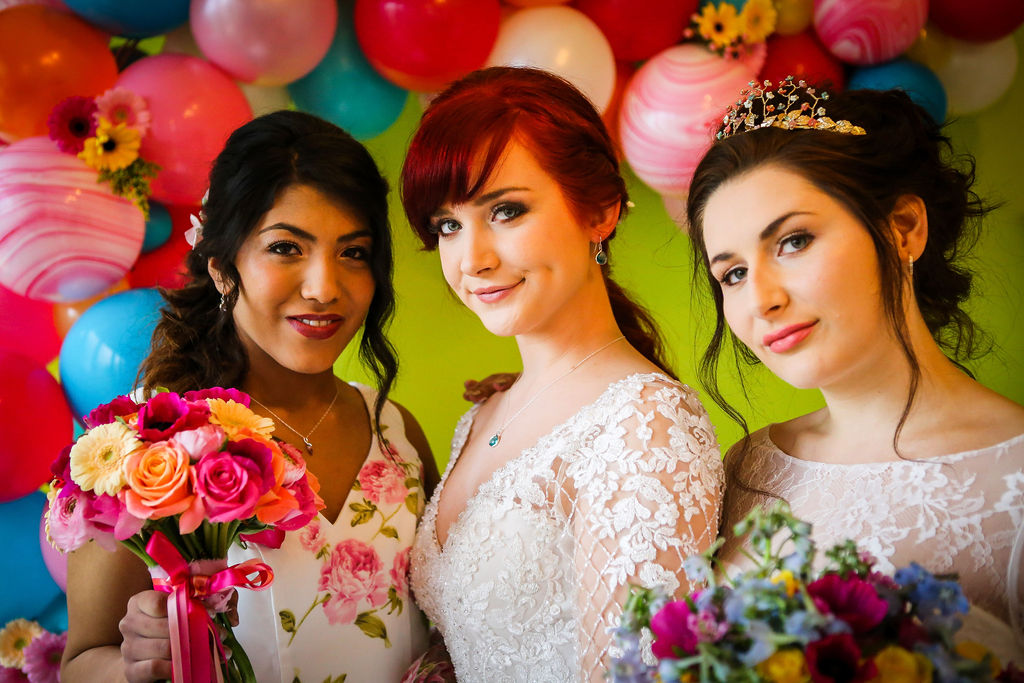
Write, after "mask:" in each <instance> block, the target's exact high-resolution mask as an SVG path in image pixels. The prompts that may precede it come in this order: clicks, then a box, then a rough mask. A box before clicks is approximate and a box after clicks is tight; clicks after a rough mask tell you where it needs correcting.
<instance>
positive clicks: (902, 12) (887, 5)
mask: <svg viewBox="0 0 1024 683" xmlns="http://www.w3.org/2000/svg"><path fill="white" fill-rule="evenodd" d="M927 17H928V0H814V30H815V31H817V33H818V37H819V38H821V42H822V43H823V44H824V45H825V47H826V48H828V50H829V51H830V52H831V53H832V54H834V55H835V56H836V57H838V58H839V59H841V60H842V61H844V62H848V63H850V64H879V63H881V62H887V61H889V60H890V59H894V58H895V57H897V56H899V55H901V54H903V52H904V51H906V49H907V48H908V47H910V45H911V43H913V42H914V40H915V39H916V38H917V35H918V33H920V31H921V29H922V28H923V27H924V22H925V19H927Z"/></svg>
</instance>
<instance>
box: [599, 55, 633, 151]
mask: <svg viewBox="0 0 1024 683" xmlns="http://www.w3.org/2000/svg"><path fill="white" fill-rule="evenodd" d="M634 75H636V67H635V66H633V64H632V63H631V62H618V63H616V65H615V90H614V92H612V99H611V100H610V101H609V102H608V108H607V109H605V110H604V113H602V114H601V118H602V119H603V120H604V126H605V128H607V129H608V134H609V135H611V136H612V141H614V142H615V153H616V155H617V156H618V157H619V159H620V160H621V159H622V142H621V140H620V139H619V112H620V111H622V97H623V96H624V95H625V94H626V88H627V87H628V86H629V81H630V80H631V79H632V78H633V76H634Z"/></svg>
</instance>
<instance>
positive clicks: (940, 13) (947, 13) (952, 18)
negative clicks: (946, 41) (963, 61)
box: [928, 0, 1024, 43]
mask: <svg viewBox="0 0 1024 683" xmlns="http://www.w3.org/2000/svg"><path fill="white" fill-rule="evenodd" d="M928 18H929V19H931V21H932V22H933V23H934V24H935V25H936V26H938V27H939V28H940V29H942V31H943V32H944V33H945V34H946V35H949V36H951V37H953V38H958V39H960V40H968V41H972V42H976V43H987V42H991V41H993V40H998V39H999V38H1003V37H1005V36H1008V35H1010V34H1011V33H1013V32H1014V31H1016V30H1017V27H1019V26H1020V25H1021V24H1022V23H1024V2H1021V1H1020V0H984V2H977V1H976V0H931V4H930V5H929V7H928Z"/></svg>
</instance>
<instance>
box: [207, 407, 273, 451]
mask: <svg viewBox="0 0 1024 683" xmlns="http://www.w3.org/2000/svg"><path fill="white" fill-rule="evenodd" d="M206 402H207V403H208V404H209V405H210V422H211V423H213V424H215V425H220V427H221V429H223V430H224V433H225V434H227V437H228V438H229V439H231V440H232V441H237V440H238V438H239V437H240V438H246V437H248V436H250V435H252V434H256V435H259V436H262V437H263V438H269V437H270V435H271V434H273V433H274V421H273V420H271V419H270V418H269V417H261V416H259V415H257V414H256V413H254V412H252V411H251V410H249V409H248V408H246V407H245V406H244V405H242V404H241V403H237V402H235V401H225V400H224V399H222V398H211V399H207V401H206Z"/></svg>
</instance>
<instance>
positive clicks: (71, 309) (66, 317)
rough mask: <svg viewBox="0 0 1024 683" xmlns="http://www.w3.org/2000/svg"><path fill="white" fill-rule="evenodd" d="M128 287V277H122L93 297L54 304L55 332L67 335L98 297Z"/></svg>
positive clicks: (101, 297) (121, 290) (63, 335)
mask: <svg viewBox="0 0 1024 683" xmlns="http://www.w3.org/2000/svg"><path fill="white" fill-rule="evenodd" d="M126 289H128V278H122V279H120V280H118V281H117V283H116V284H115V285H114V286H113V287H111V288H110V289H108V290H107V291H105V292H100V293H99V294H97V295H96V296H94V297H90V298H88V299H85V300H84V301H76V302H74V303H70V304H54V305H53V324H54V326H55V327H56V328H57V333H58V334H59V335H60V336H61V338H62V339H63V338H64V337H66V336H67V334H68V330H70V329H71V326H72V325H74V324H75V321H76V320H78V319H79V318H81V317H82V313H84V312H85V311H86V310H88V309H89V307H90V306H92V305H93V304H94V303H96V302H97V301H99V300H100V299H105V298H107V297H108V296H110V295H111V294H116V293H117V292H123V291H125V290H126Z"/></svg>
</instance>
